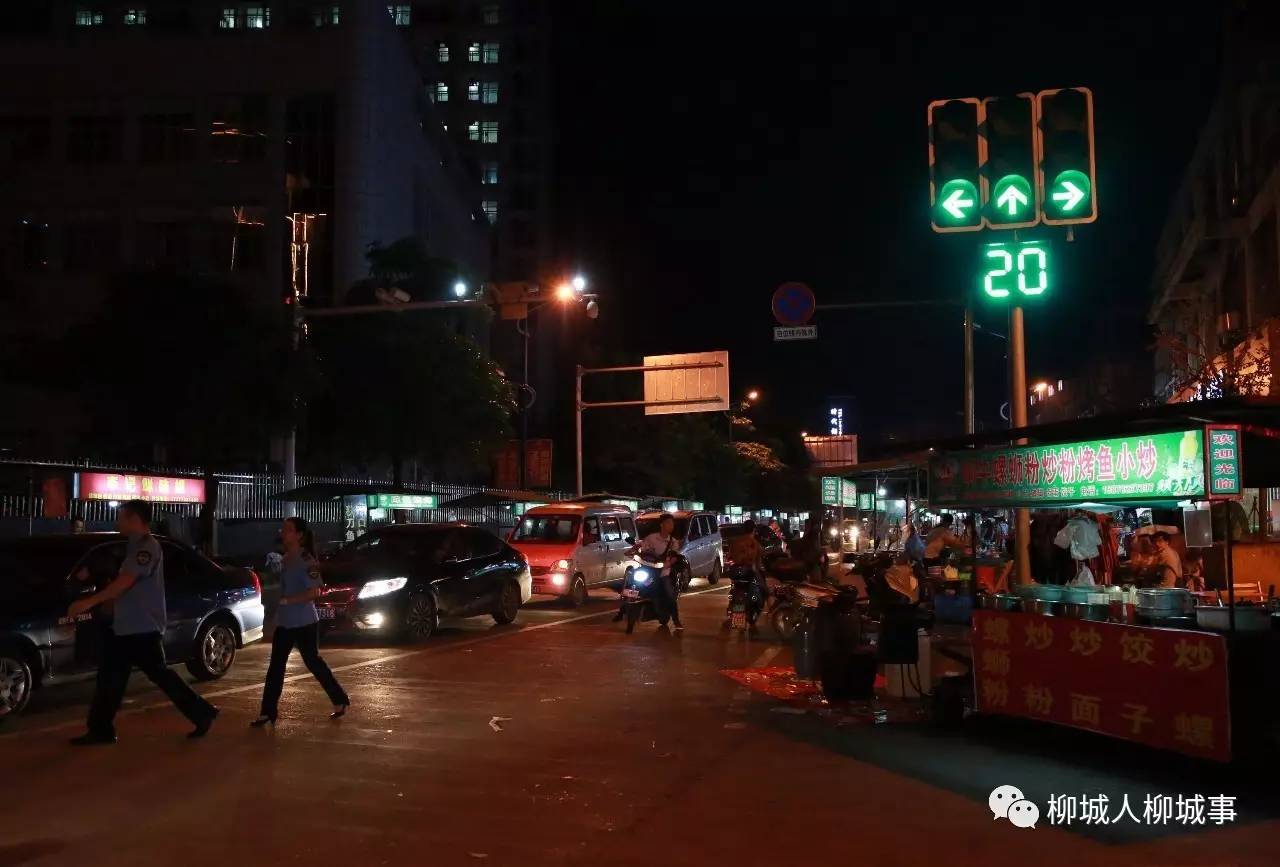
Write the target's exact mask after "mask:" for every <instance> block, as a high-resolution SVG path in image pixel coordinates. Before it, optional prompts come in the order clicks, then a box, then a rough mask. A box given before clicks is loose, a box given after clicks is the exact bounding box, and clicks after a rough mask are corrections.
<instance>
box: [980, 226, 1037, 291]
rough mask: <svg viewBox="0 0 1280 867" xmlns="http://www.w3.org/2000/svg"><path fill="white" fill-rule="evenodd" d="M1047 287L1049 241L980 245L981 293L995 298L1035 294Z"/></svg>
mask: <svg viewBox="0 0 1280 867" xmlns="http://www.w3.org/2000/svg"><path fill="white" fill-rule="evenodd" d="M1048 289H1049V245H1048V244H1045V243H1043V242H1041V241H1023V242H1021V243H1013V244H1005V243H1002V244H987V245H986V246H984V247H983V248H982V294H983V295H984V296H986V297H987V298H990V299H992V300H994V301H1008V300H1012V301H1013V303H1015V304H1017V303H1019V302H1020V301H1022V300H1023V299H1026V298H1038V297H1040V296H1041V295H1044V294H1045V292H1047V291H1048Z"/></svg>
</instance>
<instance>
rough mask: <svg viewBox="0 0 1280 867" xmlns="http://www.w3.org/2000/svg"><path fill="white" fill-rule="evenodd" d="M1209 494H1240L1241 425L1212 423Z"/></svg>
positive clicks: (1217, 496) (1227, 496)
mask: <svg viewBox="0 0 1280 867" xmlns="http://www.w3.org/2000/svg"><path fill="white" fill-rule="evenodd" d="M1208 434H1209V496H1210V497H1213V498H1222V499H1230V498H1234V497H1238V496H1240V493H1241V490H1242V487H1241V486H1242V484H1243V482H1241V480H1240V427H1239V425H1210V426H1209V429H1208Z"/></svg>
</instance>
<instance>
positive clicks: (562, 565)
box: [556, 560, 573, 570]
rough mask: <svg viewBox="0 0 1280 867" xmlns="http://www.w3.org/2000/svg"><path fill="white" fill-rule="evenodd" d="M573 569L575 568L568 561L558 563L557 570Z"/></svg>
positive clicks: (558, 561)
mask: <svg viewBox="0 0 1280 867" xmlns="http://www.w3.org/2000/svg"><path fill="white" fill-rule="evenodd" d="M572 568H573V564H572V563H570V562H569V561H568V560H557V561H556V569H560V570H563V569H572Z"/></svg>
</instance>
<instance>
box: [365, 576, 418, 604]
mask: <svg viewBox="0 0 1280 867" xmlns="http://www.w3.org/2000/svg"><path fill="white" fill-rule="evenodd" d="M408 583H409V579H408V578H403V577H401V578H380V579H379V580H377V581H369V582H367V583H366V584H365V585H364V586H363V587H361V588H360V595H359V598H360V599H372V598H373V597H375V596H386V595H387V594H388V593H395V592H396V591H397V590H400V589H402V588H403V587H404V585H406V584H408Z"/></svg>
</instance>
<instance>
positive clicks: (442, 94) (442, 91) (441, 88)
mask: <svg viewBox="0 0 1280 867" xmlns="http://www.w3.org/2000/svg"><path fill="white" fill-rule="evenodd" d="M448 101H449V85H447V84H445V83H444V82H443V81H437V82H436V102H448Z"/></svg>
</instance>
